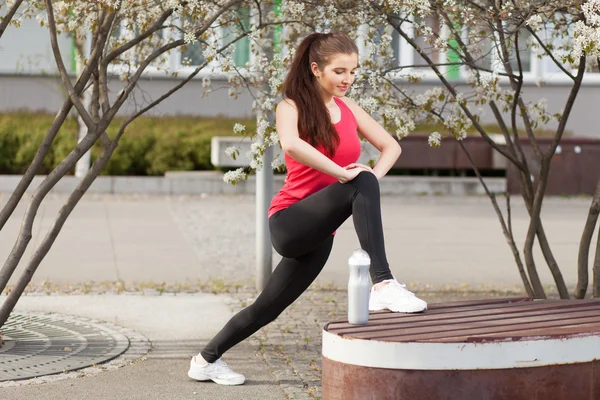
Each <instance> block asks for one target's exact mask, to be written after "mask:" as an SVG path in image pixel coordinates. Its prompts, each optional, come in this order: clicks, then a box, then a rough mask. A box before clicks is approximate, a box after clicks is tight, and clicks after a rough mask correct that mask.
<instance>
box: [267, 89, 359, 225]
mask: <svg viewBox="0 0 600 400" xmlns="http://www.w3.org/2000/svg"><path fill="white" fill-rule="evenodd" d="M333 100H334V101H335V102H336V104H337V105H338V107H339V108H340V112H341V114H342V115H341V119H340V121H339V122H338V123H336V124H334V126H335V129H336V130H337V133H338V135H339V137H340V144H339V146H338V147H337V149H336V150H335V154H334V155H333V157H329V158H330V159H331V160H332V161H333V162H335V163H336V164H337V165H339V166H341V167H345V166H346V165H348V164H352V163H355V162H356V161H357V160H358V158H359V157H360V150H361V148H360V139H359V138H358V131H357V129H358V124H357V123H356V118H354V114H353V113H352V111H351V110H350V108H348V106H347V105H346V103H344V101H343V100H341V99H339V98H337V97H334V98H333ZM316 149H317V150H319V151H320V152H321V153H323V154H326V153H325V149H324V148H323V146H321V145H319V146H317V147H316ZM285 163H286V167H287V177H286V179H285V182H284V184H283V187H282V188H281V190H280V191H279V192H278V193H277V194H276V195H275V197H273V200H272V201H271V207H270V208H269V213H268V215H269V217H270V216H271V215H273V214H275V213H276V212H277V211H279V210H283V209H285V208H287V207H289V206H291V205H292V204H294V203H296V202H297V201H300V200H302V199H304V198H305V197H308V196H310V195H311V194H313V193H316V192H318V191H319V190H321V189H323V188H324V187H326V186H329V185H331V184H332V183H335V182H337V179H335V178H334V177H332V176H330V175H327V174H324V173H323V172H320V171H317V170H316V169H314V168H310V167H307V166H306V165H304V164H301V163H299V162H298V161H296V160H294V159H293V158H291V157H290V156H288V155H287V154H286V155H285Z"/></svg>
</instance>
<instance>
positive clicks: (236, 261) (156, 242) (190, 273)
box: [0, 195, 595, 287]
mask: <svg viewBox="0 0 600 400" xmlns="http://www.w3.org/2000/svg"><path fill="white" fill-rule="evenodd" d="M4 201H6V196H4V198H3V197H2V195H0V204H3V202H4ZM62 201H64V197H62V196H58V195H53V196H51V197H50V198H49V199H48V201H47V203H45V204H44V205H43V206H42V207H41V209H40V212H39V216H38V218H39V221H38V222H37V223H36V225H35V226H34V237H33V239H32V241H31V244H30V245H29V248H28V250H27V253H26V256H25V257H24V260H28V259H29V257H30V256H31V254H32V252H33V249H34V248H36V246H38V245H39V244H40V241H41V240H42V235H43V234H45V231H47V229H48V228H49V226H50V224H51V223H52V221H53V219H54V217H55V215H56V213H57V212H58V210H59V208H60V206H61V204H62ZM589 203H590V200H589V199H587V198H550V199H548V200H547V201H546V202H545V205H544V209H543V215H542V218H543V221H544V226H545V228H546V233H547V236H548V238H549V240H550V244H551V246H552V249H553V251H554V254H555V257H556V259H557V261H558V264H559V266H560V267H561V269H562V271H563V274H564V276H565V279H566V280H567V282H568V284H570V285H573V284H575V282H576V269H577V268H576V263H577V251H578V250H577V249H578V243H579V239H580V237H581V230H582V228H583V225H584V222H585V218H586V216H587V211H588V208H589ZM23 210H24V207H22V208H19V210H18V211H19V212H18V214H17V215H15V216H13V218H12V219H11V220H10V221H9V222H8V225H7V227H5V229H3V230H2V231H0V260H5V259H6V256H7V255H8V253H9V252H10V249H11V248H12V246H13V244H14V240H15V238H16V234H17V232H18V228H19V225H20V223H21V215H22V213H23ZM382 212H383V218H384V229H385V238H386V247H387V252H388V260H389V261H390V264H391V268H392V271H393V272H394V274H395V275H396V276H397V277H398V279H399V280H402V281H406V282H407V283H413V284H419V285H434V286H447V285H452V286H457V287H461V286H464V285H469V286H481V285H490V284H491V285H495V286H510V287H512V286H515V285H517V286H518V285H520V284H521V282H520V279H519V275H518V273H517V269H516V266H515V262H514V259H513V256H512V253H511V252H510V250H509V247H508V245H507V244H506V241H505V239H504V236H503V235H502V232H501V229H500V224H499V222H498V219H497V217H496V215H495V213H494V211H493V209H492V206H491V204H490V202H489V200H488V199H487V198H486V197H435V196H424V197H401V196H400V197H384V198H383V201H382ZM512 214H513V229H514V232H515V236H516V239H517V243H519V246H522V242H523V239H524V237H525V233H526V229H527V216H526V211H525V208H524V206H523V204H522V202H521V201H519V200H518V199H514V200H513V205H512ZM254 234H255V230H254V198H253V197H252V196H211V197H148V196H137V197H136V196H127V197H126V196H107V195H100V196H93V195H92V196H89V197H86V198H85V199H84V200H82V202H81V204H79V205H78V206H77V208H76V209H75V210H74V212H73V214H72V215H71V217H70V218H69V220H67V223H66V224H65V226H64V228H63V231H62V232H61V233H60V235H59V237H58V239H57V241H56V243H55V244H54V246H53V248H52V249H51V250H50V252H49V254H48V256H47V257H46V259H45V260H44V261H43V263H42V265H41V266H40V268H39V269H38V271H37V272H36V274H35V275H34V277H33V282H34V283H37V284H40V283H42V282H52V283H73V282H83V281H95V282H107V281H109V282H112V281H124V282H136V283H143V282H145V283H152V282H153V283H161V282H175V283H177V284H179V285H182V286H185V285H186V284H187V285H190V286H193V285H197V283H198V281H205V280H207V279H212V280H215V279H225V280H227V281H228V282H236V283H240V284H245V283H248V282H249V281H251V280H252V278H253V275H254V270H255V263H254V254H255V253H254V246H255V245H254ZM594 243H595V242H594ZM358 246H359V244H358V240H357V239H356V236H355V233H354V229H353V226H352V221H351V219H350V220H348V221H347V222H346V223H345V224H344V225H343V226H342V227H341V228H340V229H339V230H338V234H337V235H336V240H335V244H334V249H333V252H332V255H331V257H330V260H329V262H328V264H327V265H326V267H325V269H324V271H323V273H322V274H321V275H320V277H319V278H318V280H317V282H318V283H320V284H322V285H327V284H334V285H336V286H343V285H345V283H346V282H347V277H348V272H347V271H348V268H347V259H348V257H349V255H350V254H351V253H352V251H353V250H355V249H356V248H358ZM278 260H279V257H278V256H277V254H276V253H274V265H276V263H277V262H278ZM536 260H537V261H538V263H539V271H540V275H541V277H542V280H543V282H544V283H545V284H552V279H551V276H550V274H549V272H548V268H547V267H546V266H545V265H544V260H543V258H542V256H541V253H540V252H539V251H537V249H536Z"/></svg>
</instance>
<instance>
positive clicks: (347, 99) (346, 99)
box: [339, 96, 360, 111]
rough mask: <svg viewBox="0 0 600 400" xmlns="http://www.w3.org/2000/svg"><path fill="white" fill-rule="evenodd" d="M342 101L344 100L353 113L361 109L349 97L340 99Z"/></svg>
mask: <svg viewBox="0 0 600 400" xmlns="http://www.w3.org/2000/svg"><path fill="white" fill-rule="evenodd" d="M339 99H340V100H342V101H343V102H344V103H345V104H346V105H347V106H348V107H350V109H351V110H352V111H354V110H356V109H358V108H360V106H359V105H358V104H356V102H355V101H354V100H352V99H351V98H349V97H345V96H344V97H339Z"/></svg>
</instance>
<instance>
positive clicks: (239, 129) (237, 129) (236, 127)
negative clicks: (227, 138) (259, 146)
mask: <svg viewBox="0 0 600 400" xmlns="http://www.w3.org/2000/svg"><path fill="white" fill-rule="evenodd" d="M245 130H246V127H245V126H244V125H242V124H240V123H235V124H234V125H233V133H235V134H236V135H239V134H240V133H242V132H244V131H245Z"/></svg>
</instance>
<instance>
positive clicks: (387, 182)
mask: <svg viewBox="0 0 600 400" xmlns="http://www.w3.org/2000/svg"><path fill="white" fill-rule="evenodd" d="M45 177H46V176H45V175H37V176H36V177H35V178H34V179H33V181H32V182H31V185H30V186H29V189H28V190H27V192H28V193H31V192H33V191H34V190H35V189H36V188H37V187H38V186H39V185H40V183H41V182H42V181H43V179H44V178H45ZM284 179H285V176H283V175H275V177H274V184H273V190H274V192H273V194H275V193H276V192H277V191H278V190H279V189H280V188H281V186H282V185H283V181H284ZM20 180H21V176H20V175H0V193H12V192H13V191H14V190H15V188H16V187H17V185H18V183H19V181H20ZM79 181H80V179H79V178H76V177H74V176H65V177H64V178H62V179H61V180H60V181H59V182H58V183H57V184H56V186H54V188H53V189H52V190H51V191H50V192H51V193H61V194H63V193H65V194H66V193H71V192H73V191H74V190H75V188H76V187H77V185H78V184H79ZM485 182H486V184H487V185H488V188H489V190H490V191H491V192H494V193H498V192H502V193H503V192H505V191H506V187H507V185H506V178H497V177H493V178H492V177H488V178H485ZM380 189H381V194H382V195H454V196H465V195H484V194H485V190H484V189H483V186H482V185H481V183H480V182H479V180H478V179H477V178H475V177H430V176H386V177H385V178H383V179H382V180H381V181H380ZM87 193H94V194H151V195H221V194H227V195H241V194H255V193H256V177H255V176H254V175H253V176H250V177H249V178H248V180H247V181H245V182H241V183H239V184H237V185H235V186H233V185H230V184H228V183H225V182H224V181H223V173H222V172H219V171H189V172H188V171H185V172H167V173H166V174H165V176H164V177H153V176H144V177H141V176H99V177H98V178H96V180H95V181H94V183H92V186H90V188H89V189H88V191H87Z"/></svg>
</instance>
